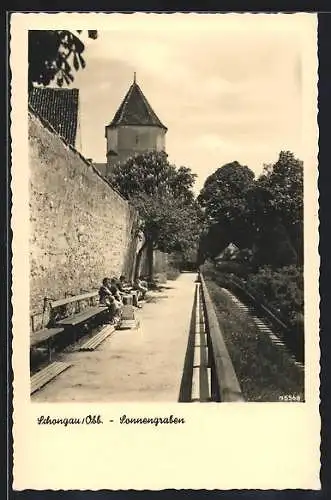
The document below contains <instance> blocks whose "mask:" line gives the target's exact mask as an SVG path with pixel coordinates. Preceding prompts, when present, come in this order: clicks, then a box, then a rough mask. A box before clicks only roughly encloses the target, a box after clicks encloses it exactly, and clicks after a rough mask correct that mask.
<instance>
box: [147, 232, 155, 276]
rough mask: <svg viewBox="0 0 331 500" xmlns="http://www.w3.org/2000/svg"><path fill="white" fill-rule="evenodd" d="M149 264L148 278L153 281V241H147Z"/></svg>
mask: <svg viewBox="0 0 331 500" xmlns="http://www.w3.org/2000/svg"><path fill="white" fill-rule="evenodd" d="M147 263H148V278H149V280H150V281H152V280H153V275H154V243H153V240H148V241H147Z"/></svg>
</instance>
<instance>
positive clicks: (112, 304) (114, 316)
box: [99, 278, 122, 323]
mask: <svg viewBox="0 0 331 500" xmlns="http://www.w3.org/2000/svg"><path fill="white" fill-rule="evenodd" d="M109 282H110V279H109V278H104V279H103V280H102V286H101V287H100V289H99V302H100V304H101V305H105V306H108V310H109V314H110V322H111V323H113V322H116V321H118V320H119V319H120V317H121V312H122V304H121V302H120V301H118V300H117V299H116V297H114V295H113V294H112V292H111V290H110V288H109Z"/></svg>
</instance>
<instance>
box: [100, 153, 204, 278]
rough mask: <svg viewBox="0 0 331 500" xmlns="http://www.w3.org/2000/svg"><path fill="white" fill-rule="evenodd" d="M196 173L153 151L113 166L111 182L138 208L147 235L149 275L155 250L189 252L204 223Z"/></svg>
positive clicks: (142, 249)
mask: <svg viewBox="0 0 331 500" xmlns="http://www.w3.org/2000/svg"><path fill="white" fill-rule="evenodd" d="M195 177H196V175H195V174H193V173H192V172H191V170H190V169H189V168H187V167H180V168H176V167H175V166H174V165H171V164H170V163H169V161H168V158H167V155H166V153H163V152H156V151H153V152H149V153H143V154H140V155H136V156H134V157H132V158H129V159H128V160H127V161H126V162H125V163H118V164H117V165H115V166H114V167H113V170H112V172H111V174H110V176H109V181H110V182H111V183H112V184H113V185H114V186H115V187H116V188H117V189H118V190H119V191H120V192H121V193H122V194H123V195H124V196H125V197H126V198H128V200H129V201H130V202H131V203H132V204H133V205H134V206H135V207H136V209H137V210H138V212H139V215H140V218H141V227H140V230H141V231H143V233H144V236H145V244H144V246H143V247H142V248H141V250H140V253H139V256H138V263H137V268H139V259H140V258H141V255H142V253H143V251H144V250H145V248H147V255H148V263H149V274H150V276H152V275H153V251H154V249H156V248H158V249H159V250H161V251H164V252H174V251H180V252H185V251H187V250H188V249H189V248H190V246H192V245H194V243H195V242H196V240H197V237H198V234H199V228H200V222H201V213H200V210H199V207H198V206H197V204H196V203H195V201H194V194H193V191H192V187H193V185H194V182H195Z"/></svg>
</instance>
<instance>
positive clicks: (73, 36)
mask: <svg viewBox="0 0 331 500" xmlns="http://www.w3.org/2000/svg"><path fill="white" fill-rule="evenodd" d="M81 32H82V30H77V31H76V32H73V31H66V30H57V31H54V30H47V31H46V30H30V31H29V42H28V43H29V48H28V57H29V72H28V82H29V88H31V87H32V85H33V84H34V83H35V84H41V85H44V86H46V85H49V84H50V83H51V82H52V81H54V80H55V81H56V83H57V85H59V86H60V87H62V85H63V83H64V82H65V83H66V84H68V85H69V84H70V83H72V82H73V81H74V75H73V71H78V70H79V69H80V68H85V66H86V62H85V59H84V57H83V55H82V54H83V52H84V50H85V45H84V43H83V42H82V40H81V39H80V38H79V35H80V34H81ZM97 36H98V34H97V31H95V30H89V31H88V37H89V38H92V39H96V38H97Z"/></svg>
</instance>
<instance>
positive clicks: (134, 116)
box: [109, 81, 167, 130]
mask: <svg viewBox="0 0 331 500" xmlns="http://www.w3.org/2000/svg"><path fill="white" fill-rule="evenodd" d="M119 125H148V126H153V127H160V128H163V129H165V130H167V127H165V126H164V125H163V123H162V122H161V121H160V120H159V118H158V117H157V115H156V113H155V112H154V111H153V109H152V107H151V105H150V104H149V102H148V101H147V99H146V97H145V96H144V94H143V93H142V91H141V89H140V87H139V85H138V84H137V83H136V82H135V81H134V82H133V84H132V85H131V87H130V88H129V90H128V92H127V94H126V96H125V97H124V99H123V101H122V104H121V105H120V107H119V108H118V110H117V111H116V113H115V116H114V118H113V120H112V121H111V122H110V124H109V126H110V127H117V126H119Z"/></svg>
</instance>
